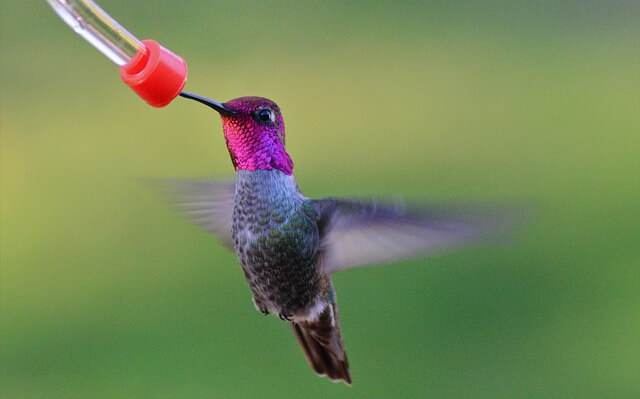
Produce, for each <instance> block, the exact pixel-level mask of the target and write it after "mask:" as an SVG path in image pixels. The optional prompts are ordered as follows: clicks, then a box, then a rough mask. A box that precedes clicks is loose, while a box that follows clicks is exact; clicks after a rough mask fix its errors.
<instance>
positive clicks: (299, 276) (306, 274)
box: [232, 170, 322, 317]
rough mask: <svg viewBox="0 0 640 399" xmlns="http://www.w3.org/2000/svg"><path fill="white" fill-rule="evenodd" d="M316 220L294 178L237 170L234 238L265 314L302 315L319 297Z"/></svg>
mask: <svg viewBox="0 0 640 399" xmlns="http://www.w3.org/2000/svg"><path fill="white" fill-rule="evenodd" d="M317 217H318V213H317V210H316V209H315V206H314V205H313V203H312V202H311V201H309V200H308V199H307V198H305V197H304V196H303V195H302V194H301V193H300V191H299V189H298V186H297V183H296V181H295V179H294V177H293V175H287V174H285V173H282V172H281V171H279V170H256V171H248V170H239V171H238V172H237V180H236V192H235V204H234V209H233V219H232V237H233V241H234V247H235V250H236V253H237V254H238V259H239V260H240V263H241V264H242V269H243V271H244V274H245V277H246V279H247V282H248V283H249V286H250V287H251V291H252V293H253V298H254V302H255V304H256V307H258V309H260V310H261V311H263V312H265V313H266V312H267V311H269V312H272V313H276V314H280V315H285V316H286V317H295V316H303V315H304V314H305V313H306V312H307V310H308V309H309V307H310V306H312V304H313V302H314V300H315V299H316V298H317V297H318V295H319V294H320V290H321V288H320V285H321V280H322V277H321V276H320V275H319V274H318V271H317V268H316V263H317V257H318V248H319V237H318V227H317V224H316V220H317Z"/></svg>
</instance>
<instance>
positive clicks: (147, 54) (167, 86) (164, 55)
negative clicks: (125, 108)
mask: <svg viewBox="0 0 640 399" xmlns="http://www.w3.org/2000/svg"><path fill="white" fill-rule="evenodd" d="M142 44H144V48H141V49H140V50H139V51H138V53H137V54H136V55H135V56H134V57H133V58H132V59H131V61H129V62H128V63H127V64H125V65H123V66H121V67H120V77H121V78H122V81H123V82H124V83H126V84H127V86H129V87H131V89H133V91H135V92H136V93H137V94H138V95H139V96H140V97H142V99H143V100H144V101H146V102H147V103H148V104H149V105H151V106H154V107H158V108H159V107H164V106H165V105H167V104H169V103H170V102H171V101H172V100H173V99H174V98H176V97H177V96H178V94H180V92H181V91H182V88H183V87H184V84H185V83H186V81H187V63H186V62H184V60H183V59H182V58H180V57H178V56H177V55H175V54H173V53H172V52H171V51H169V50H167V49H166V48H164V47H162V46H161V45H160V44H158V42H156V41H155V40H143V41H142Z"/></svg>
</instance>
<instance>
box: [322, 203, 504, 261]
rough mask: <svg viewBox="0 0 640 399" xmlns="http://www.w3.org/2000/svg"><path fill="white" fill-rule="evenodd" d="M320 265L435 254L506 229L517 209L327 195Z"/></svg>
mask: <svg viewBox="0 0 640 399" xmlns="http://www.w3.org/2000/svg"><path fill="white" fill-rule="evenodd" d="M315 204H316V207H317V208H318V210H319V212H320V218H319V220H318V229H319V232H320V240H321V267H322V268H323V270H324V272H326V273H334V272H337V271H340V270H343V269H347V268H352V267H358V266H364V265H373V264H378V263H387V262H392V261H395V260H399V259H406V258H412V257H417V256H426V255H432V254H435V253H440V252H444V251H447V250H452V249H455V248H458V247H461V246H464V245H468V244H472V243H478V242H481V241H484V240H487V239H489V238H492V237H496V235H497V233H500V232H504V231H505V229H506V227H507V226H508V225H509V224H510V223H509V222H510V221H512V220H513V219H514V216H516V212H514V211H507V210H504V209H503V210H496V209H488V208H482V207H476V208H470V207H466V208H465V207H454V206H430V207H413V208H411V207H406V206H404V205H403V204H402V203H395V204H394V203H386V204H385V203H379V202H362V201H357V200H336V199H322V200H316V201H315Z"/></svg>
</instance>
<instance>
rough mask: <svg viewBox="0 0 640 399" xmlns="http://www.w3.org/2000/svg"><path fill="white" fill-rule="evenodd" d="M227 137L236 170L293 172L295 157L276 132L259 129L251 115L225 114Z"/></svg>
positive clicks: (224, 124) (225, 132)
mask: <svg viewBox="0 0 640 399" xmlns="http://www.w3.org/2000/svg"><path fill="white" fill-rule="evenodd" d="M222 127H223V129H224V138H225V140H226V141H227V148H228V149H229V154H230V155H231V160H232V162H233V165H234V166H235V168H236V170H250V171H254V170H258V169H260V170H273V169H277V170H279V171H281V172H283V173H285V174H287V175H291V174H293V161H292V160H291V158H290V157H289V154H287V151H286V150H285V148H284V145H283V144H282V143H281V140H280V138H279V137H278V135H277V133H275V132H271V131H268V130H267V129H265V130H264V131H261V130H259V129H260V126H257V125H256V124H255V123H253V121H252V120H251V117H250V116H249V115H242V116H235V117H227V116H223V117H222Z"/></svg>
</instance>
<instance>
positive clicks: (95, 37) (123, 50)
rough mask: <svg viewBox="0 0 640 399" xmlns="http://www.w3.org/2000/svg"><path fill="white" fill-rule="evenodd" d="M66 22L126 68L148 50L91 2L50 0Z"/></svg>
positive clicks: (82, 0)
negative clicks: (142, 51)
mask: <svg viewBox="0 0 640 399" xmlns="http://www.w3.org/2000/svg"><path fill="white" fill-rule="evenodd" d="M47 3H49V5H50V6H51V7H52V8H53V10H54V11H55V12H56V14H58V16H59V17H60V18H62V20H63V21H64V22H66V23H67V25H69V26H70V27H71V29H73V30H74V31H75V32H76V33H77V34H79V35H80V36H82V37H83V38H84V39H85V40H86V41H88V42H89V43H91V44H92V45H93V47H95V48H97V49H98V50H99V51H100V52H101V53H102V54H104V55H106V56H107V58H109V59H110V60H111V61H113V62H114V63H116V64H117V65H120V66H122V65H125V64H126V63H128V62H129V61H130V60H131V59H132V58H133V57H134V56H135V55H136V53H137V52H138V50H140V49H141V48H144V47H143V45H142V43H140V41H139V40H138V39H136V37H135V36H133V35H132V34H131V33H129V32H128V31H127V30H126V29H125V28H123V27H122V26H120V24H119V23H117V22H116V21H115V20H114V19H113V18H111V17H110V16H109V14H107V13H106V12H104V10H103V9H102V8H100V7H99V6H98V5H97V4H96V3H94V2H93V1H91V0H47Z"/></svg>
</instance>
